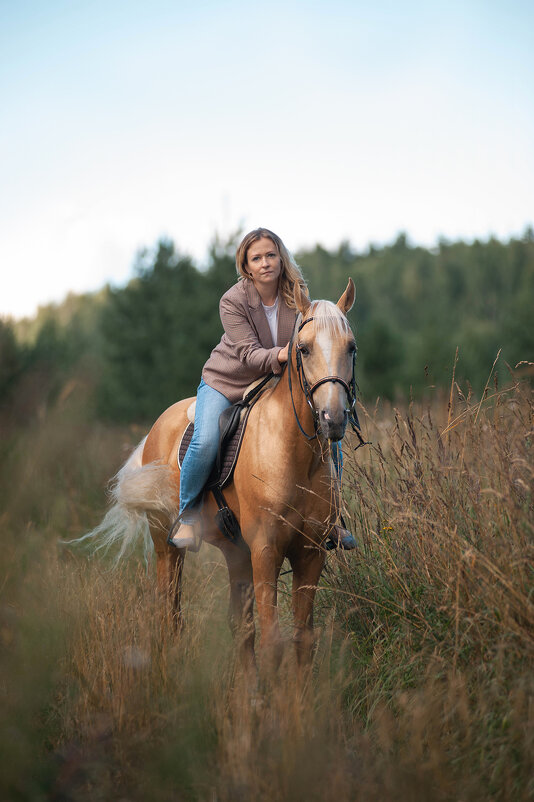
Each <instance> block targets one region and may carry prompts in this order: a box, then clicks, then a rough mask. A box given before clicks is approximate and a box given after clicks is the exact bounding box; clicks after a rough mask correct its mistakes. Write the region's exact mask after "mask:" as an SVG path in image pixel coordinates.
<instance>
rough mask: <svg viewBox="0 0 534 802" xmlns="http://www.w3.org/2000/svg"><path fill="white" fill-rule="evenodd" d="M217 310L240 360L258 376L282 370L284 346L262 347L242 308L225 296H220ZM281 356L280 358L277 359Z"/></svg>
mask: <svg viewBox="0 0 534 802" xmlns="http://www.w3.org/2000/svg"><path fill="white" fill-rule="evenodd" d="M219 311H220V315H221V322H222V324H223V327H224V331H225V333H226V336H227V338H228V339H229V340H230V341H231V343H232V345H233V347H234V348H235V352H236V354H237V357H238V359H239V360H240V362H243V363H244V364H246V365H248V366H250V367H251V368H253V369H254V371H256V372H257V374H258V376H262V375H263V374H265V373H269V372H270V371H272V372H273V373H281V372H282V361H286V360H287V355H286V358H285V360H284V359H283V351H285V350H287V349H285V348H280V346H275V347H274V348H264V347H263V346H262V344H261V343H260V341H259V340H258V337H257V334H256V332H255V330H254V329H253V327H252V326H251V324H250V321H249V319H248V318H247V316H246V314H245V311H244V309H241V308H240V307H239V305H237V304H235V303H234V302H232V301H229V300H228V299H227V298H224V297H223V298H222V299H221V302H220V305H219ZM279 355H281V356H282V360H280V359H279Z"/></svg>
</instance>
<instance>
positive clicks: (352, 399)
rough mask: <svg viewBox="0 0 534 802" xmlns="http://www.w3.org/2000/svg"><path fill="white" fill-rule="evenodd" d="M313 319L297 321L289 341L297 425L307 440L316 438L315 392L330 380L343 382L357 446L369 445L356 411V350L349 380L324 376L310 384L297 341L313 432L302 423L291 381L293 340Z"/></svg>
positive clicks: (298, 360) (290, 391) (301, 384)
mask: <svg viewBox="0 0 534 802" xmlns="http://www.w3.org/2000/svg"><path fill="white" fill-rule="evenodd" d="M299 319H300V318H299ZM312 320H315V317H313V316H312V317H308V318H306V320H303V321H302V322H301V323H300V325H299V324H298V321H297V324H295V328H294V329H293V334H292V335H291V339H290V341H289V351H288V358H287V381H288V384H289V395H290V396H291V404H292V406H293V413H294V415H295V420H296V421H297V426H298V427H299V429H300V431H301V432H302V434H303V435H304V437H305V438H306V440H315V438H316V437H317V431H318V422H319V414H318V412H317V410H316V409H315V407H314V405H313V394H314V392H315V391H316V390H317V388H318V387H320V386H321V385H322V384H327V383H328V382H332V383H335V384H341V386H342V387H343V389H344V390H345V392H346V394H347V401H348V402H349V408H348V413H349V423H350V425H351V427H352V429H353V431H354V432H355V433H356V436H357V437H358V440H359V441H360V442H359V444H358V445H357V446H356V448H360V446H364V445H367V443H366V442H365V440H364V439H363V437H362V435H361V426H360V421H359V420H358V413H357V412H356V379H355V366H356V351H354V353H353V354H352V373H351V378H350V380H349V382H346V381H345V379H342V378H341V376H324V377H323V378H322V379H319V380H318V381H316V382H315V384H312V385H310V383H309V382H308V379H307V378H306V374H305V372H304V366H303V364H302V353H301V349H300V347H299V344H298V342H297V344H296V346H295V361H296V364H297V376H298V378H299V383H300V388H301V390H302V392H303V393H304V398H305V399H306V402H307V404H308V406H309V408H310V410H311V413H312V418H313V434H307V432H305V431H304V429H303V427H302V424H301V422H300V420H299V416H298V412H297V409H296V407H295V401H294V399H293V384H292V381H291V369H292V364H293V363H292V359H291V353H292V351H293V341H294V339H295V335H297V336H298V334H300V331H301V329H303V328H304V326H305V325H306V324H307V323H311V321H312Z"/></svg>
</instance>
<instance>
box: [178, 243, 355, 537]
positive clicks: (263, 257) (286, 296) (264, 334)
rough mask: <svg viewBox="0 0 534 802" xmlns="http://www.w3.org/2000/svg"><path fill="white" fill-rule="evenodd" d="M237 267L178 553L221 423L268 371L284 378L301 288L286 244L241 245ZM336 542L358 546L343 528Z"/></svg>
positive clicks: (205, 382)
mask: <svg viewBox="0 0 534 802" xmlns="http://www.w3.org/2000/svg"><path fill="white" fill-rule="evenodd" d="M236 266H237V271H238V273H239V276H240V279H239V280H238V282H237V284H234V286H233V287H231V288H230V289H229V290H228V292H226V293H225V294H224V295H223V297H222V298H221V301H220V305H219V311H220V315H221V322H222V324H223V327H224V334H223V336H222V338H221V341H220V343H219V344H218V345H217V346H216V347H215V348H214V349H213V351H212V353H211V356H210V357H209V359H208V361H207V362H206V364H205V365H204V369H203V371H202V379H201V382H200V385H199V387H198V390H197V403H196V407H195V428H194V433H193V438H192V440H191V443H190V445H189V448H188V449H187V453H186V455H185V458H184V461H183V464H182V471H181V474H180V516H179V520H180V522H181V526H180V528H179V529H178V531H177V532H176V534H174V535H173V536H172V537H171V536H170V537H169V539H168V542H169V543H170V544H172V545H173V546H176V548H185V547H187V546H192V545H194V544H195V542H196V540H195V523H196V521H197V520H198V517H199V512H200V511H199V508H198V506H197V504H198V502H199V501H200V499H201V494H202V490H203V488H204V485H205V484H206V481H207V479H208V477H209V475H210V472H211V469H212V467H213V464H214V462H215V458H216V455H217V447H218V443H219V415H220V414H221V412H222V411H223V410H224V409H226V408H227V407H229V406H230V405H231V404H233V403H234V402H236V401H239V400H240V399H241V398H242V396H243V393H244V391H245V390H246V388H247V387H248V386H249V384H251V383H252V382H253V381H255V380H256V379H259V378H260V377H262V376H265V375H267V374H268V373H270V372H271V371H272V372H273V373H275V374H277V373H281V372H282V369H283V366H284V365H285V363H286V362H287V359H288V349H289V340H290V338H291V334H292V332H293V328H294V325H295V320H296V316H297V310H296V308H295V302H294V300H293V288H294V285H295V283H296V282H298V283H299V284H300V285H301V287H303V288H304V289H305V288H306V285H305V282H304V279H303V277H302V273H301V272H300V268H299V267H298V265H297V264H296V262H295V261H294V259H293V257H292V256H291V254H290V253H289V251H288V250H287V248H286V247H285V245H284V243H283V242H282V240H281V239H280V237H278V236H277V235H276V234H274V233H273V232H272V231H269V229H267V228H257V229H255V230H254V231H251V232H250V233H249V234H247V235H246V236H245V237H244V238H243V240H242V241H241V244H240V245H239V247H238V249H237V253H236ZM339 453H340V452H339ZM336 457H337V451H336ZM336 462H337V460H336ZM334 537H335V540H336V543H335V545H337V544H338V541H339V544H340V545H341V546H342V547H343V548H346V549H350V548H354V546H355V545H356V544H355V542H354V538H353V537H352V535H351V534H350V532H348V531H347V530H346V529H344V528H342V527H339V526H338V527H335V532H334Z"/></svg>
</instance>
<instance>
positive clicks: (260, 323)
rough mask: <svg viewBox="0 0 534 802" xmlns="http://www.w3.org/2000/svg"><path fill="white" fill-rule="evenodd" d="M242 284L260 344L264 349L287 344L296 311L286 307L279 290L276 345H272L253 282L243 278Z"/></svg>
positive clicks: (259, 298)
mask: <svg viewBox="0 0 534 802" xmlns="http://www.w3.org/2000/svg"><path fill="white" fill-rule="evenodd" d="M243 284H244V289H245V294H246V296H247V303H248V305H249V307H250V312H251V316H252V319H253V320H254V323H255V325H256V329H257V332H258V336H259V338H260V342H261V344H262V345H263V347H264V348H273V347H274V346H275V345H280V346H284V345H285V344H286V343H288V342H289V340H290V338H291V334H292V333H293V327H294V325H295V320H296V317H297V313H296V311H295V310H294V309H290V308H289V307H288V306H287V304H286V302H285V301H284V298H283V296H282V293H281V292H280V290H279V291H278V332H277V337H276V340H277V341H276V343H273V341H272V337H271V330H270V328H269V324H268V323H267V317H266V315H265V312H264V311H263V306H262V305H261V297H260V294H259V292H258V290H257V289H256V287H255V286H254V282H253V281H251V280H250V279H249V278H245V279H243Z"/></svg>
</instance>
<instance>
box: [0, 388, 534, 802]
mask: <svg viewBox="0 0 534 802" xmlns="http://www.w3.org/2000/svg"><path fill="white" fill-rule="evenodd" d="M435 392H436V394H435V396H433V397H429V398H427V399H426V400H423V401H417V402H412V403H406V404H400V403H399V404H397V405H395V404H392V403H389V402H380V401H377V403H376V405H374V406H373V407H364V406H361V407H360V410H359V414H360V420H361V421H362V424H363V428H364V431H365V434H366V437H367V439H369V440H371V441H372V445H370V446H367V447H365V448H361V449H358V450H357V451H354V450H353V449H354V445H355V443H353V442H352V441H351V440H350V438H349V439H348V440H347V443H346V444H345V449H344V453H345V478H344V494H345V495H344V497H345V503H346V507H347V515H346V518H347V520H349V521H350V524H351V526H352V529H353V531H354V533H355V534H356V536H357V538H358V541H359V543H360V548H359V550H358V552H357V553H339V554H338V553H333V554H331V555H330V556H329V558H328V562H327V567H326V570H325V572H324V574H323V576H322V578H321V582H320V587H319V591H318V594H317V603H316V613H317V616H316V617H317V622H316V624H317V646H316V652H315V657H314V663H313V667H312V671H311V673H310V675H309V676H308V677H307V678H306V679H305V680H304V681H299V679H298V676H297V672H296V669H295V664H294V659H293V653H292V649H291V644H290V643H289V640H290V637H291V623H290V616H289V587H290V579H291V577H290V575H287V574H286V575H284V576H283V577H282V579H281V594H280V595H281V599H282V602H281V604H282V620H283V622H284V631H285V632H286V634H287V639H288V646H287V650H286V654H285V657H284V659H283V662H282V665H281V666H280V668H279V670H278V671H276V672H275V673H274V674H270V673H269V672H268V671H266V670H264V671H262V672H261V675H260V681H259V684H258V686H257V687H254V688H251V687H250V684H247V682H246V681H245V679H244V677H243V676H242V675H241V673H240V670H239V666H238V665H237V664H236V661H235V659H234V649H233V644H232V639H231V636H230V632H229V629H228V625H227V596H228V586H227V577H226V571H225V568H224V566H223V564H222V562H221V559H220V558H219V556H218V552H217V550H215V549H213V548H211V547H209V546H206V545H205V546H204V547H203V548H202V549H201V551H200V552H199V553H198V554H196V555H190V556H189V557H188V559H187V562H186V570H185V590H184V605H185V626H184V628H183V630H182V631H181V632H180V633H178V634H174V633H173V631H172V628H171V627H170V626H169V625H168V622H167V621H166V620H165V619H164V617H162V615H161V609H160V602H159V600H158V598H157V595H156V592H155V581H154V565H153V563H152V561H150V560H149V562H148V564H146V563H145V561H144V560H143V557H142V555H141V554H138V555H134V556H132V557H131V558H129V559H128V560H127V561H125V562H124V563H122V564H121V565H120V566H119V567H118V568H117V569H116V570H113V567H112V555H108V556H107V557H106V556H98V555H92V554H91V553H90V552H89V551H88V550H87V549H84V548H82V547H79V546H78V547H68V546H65V545H64V544H63V543H62V541H65V540H70V539H73V538H75V537H77V536H79V535H80V534H82V533H83V532H84V531H87V530H88V529H90V528H91V527H92V526H94V525H95V524H96V523H98V521H99V520H100V518H101V517H102V515H103V513H104V512H105V487H106V483H107V481H108V479H109V478H110V477H111V476H112V475H113V474H114V473H115V472H116V470H117V469H118V468H119V467H120V465H121V464H122V462H123V461H124V459H125V458H126V456H127V454H128V453H129V450H130V449H131V448H132V447H133V446H134V445H135V444H136V443H137V442H138V441H139V440H140V439H141V437H142V436H143V434H144V430H143V428H142V427H139V426H129V427H125V426H112V425H109V424H107V425H104V424H102V423H93V422H91V423H88V422H87V415H86V409H85V404H86V397H87V388H85V387H84V386H83V383H81V384H80V383H76V381H73V382H71V383H70V384H69V385H67V386H66V387H65V389H64V391H63V392H62V393H61V394H60V395H59V397H58V399H57V401H56V402H55V403H54V404H53V405H50V406H48V407H46V406H43V407H42V409H41V410H40V414H39V415H37V416H36V417H35V418H34V420H33V422H31V423H25V424H24V425H22V424H18V423H17V421H16V420H15V421H14V422H13V424H12V425H11V426H10V429H9V436H7V437H5V438H3V440H2V444H1V446H0V456H1V467H0V472H1V473H0V476H1V481H0V488H1V489H0V501H1V513H0V530H1V533H2V549H1V557H2V560H1V565H2V569H1V574H0V590H1V596H0V639H1V644H2V657H1V669H0V670H1V674H0V682H1V694H2V717H3V723H2V728H1V734H0V750H1V754H2V768H1V771H0V774H1V777H0V798H2V799H6V800H76V801H78V800H84V801H85V800H92V801H93V802H94V800H112V799H113V800H158V801H159V800H161V801H162V802H166V801H167V800H169V801H170V800H180V802H181V800H184V801H185V800H187V801H188V802H189V800H191V801H192V800H202V802H230V801H232V802H234V801H235V800H258V802H263V800H265V802H267V800H269V802H286V800H307V802H313V800H317V801H319V800H321V801H324V802H328V801H329V800H340V801H344V800H356V801H357V800H366V802H375V800H376V802H379V801H380V802H390V801H391V802H394V801H395V800H399V801H400V800H402V802H406V801H408V802H409V801H411V800H414V802H415V800H417V801H418V802H419V801H420V800H432V801H440V800H456V801H457V802H460V800H461V802H471V800H488V799H490V800H491V799H495V800H497V799H498V800H514V802H516V801H520V800H528V799H533V798H534V772H533V771H532V769H533V766H534V724H533V723H534V693H533V692H534V674H533V671H532V668H533V661H532V658H533V656H534V598H533V587H534V583H533V579H534V538H533V535H534V528H533V523H534V514H533V513H534V511H533V504H532V487H533V472H534V464H533V451H534V448H533V438H534V420H533V403H532V393H531V390H530V389H529V387H528V385H524V384H518V383H516V384H514V385H511V386H509V387H506V388H503V389H500V388H499V387H498V386H494V385H493V384H488V385H487V386H486V389H485V391H484V394H483V395H482V399H481V400H480V399H476V398H474V397H472V396H470V395H469V393H467V392H466V393H465V394H464V393H463V392H462V389H461V388H460V387H458V385H457V384H456V383H455V382H453V384H452V386H451V390H450V393H448V392H440V391H438V390H436V391H435ZM285 568H287V565H286V566H284V570H285Z"/></svg>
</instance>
